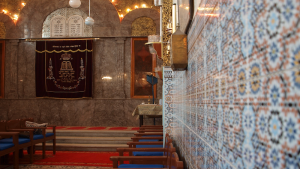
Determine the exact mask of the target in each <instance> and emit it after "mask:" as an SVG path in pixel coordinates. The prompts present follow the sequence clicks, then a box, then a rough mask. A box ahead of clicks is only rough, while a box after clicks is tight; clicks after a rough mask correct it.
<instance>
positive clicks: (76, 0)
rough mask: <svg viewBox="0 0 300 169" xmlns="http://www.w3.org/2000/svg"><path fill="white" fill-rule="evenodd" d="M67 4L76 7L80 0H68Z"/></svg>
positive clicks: (78, 5)
mask: <svg viewBox="0 0 300 169" xmlns="http://www.w3.org/2000/svg"><path fill="white" fill-rule="evenodd" d="M69 5H70V6H71V7H72V8H78V7H80V5H81V1H80V0H70V1H69Z"/></svg>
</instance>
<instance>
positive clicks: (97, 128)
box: [88, 127, 107, 130]
mask: <svg viewBox="0 0 300 169" xmlns="http://www.w3.org/2000/svg"><path fill="white" fill-rule="evenodd" d="M106 128H107V127H90V128H89V129H88V130H104V129H106Z"/></svg>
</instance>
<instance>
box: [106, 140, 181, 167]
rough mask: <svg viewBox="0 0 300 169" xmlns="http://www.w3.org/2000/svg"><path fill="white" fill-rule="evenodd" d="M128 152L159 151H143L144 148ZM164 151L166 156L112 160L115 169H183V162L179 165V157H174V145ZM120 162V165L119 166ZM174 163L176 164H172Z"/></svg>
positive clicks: (130, 157) (113, 157) (128, 157)
mask: <svg viewBox="0 0 300 169" xmlns="http://www.w3.org/2000/svg"><path fill="white" fill-rule="evenodd" d="M137 149H140V150H137ZM127 151H157V149H156V148H154V149H142V148H136V149H133V148H132V149H131V150H130V149H127ZM164 151H165V155H164V156H143V157H142V156H112V157H110V160H111V161H113V168H168V169H170V168H171V167H172V169H173V168H174V169H182V168H183V164H182V162H181V164H180V162H179V163H178V161H179V159H178V156H176V155H175V154H174V155H173V152H174V153H176V152H175V148H174V147H173V144H172V143H169V144H168V146H167V148H164ZM172 158H173V159H172ZM175 158H177V159H175ZM124 161H129V163H130V164H124ZM174 161H175V162H174ZM176 161H177V162H176ZM119 162H120V165H118V163H119ZM172 162H173V163H174V164H172ZM177 163H178V164H177ZM176 166H177V167H176ZM180 167H181V168H180Z"/></svg>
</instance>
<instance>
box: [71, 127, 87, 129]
mask: <svg viewBox="0 0 300 169" xmlns="http://www.w3.org/2000/svg"><path fill="white" fill-rule="evenodd" d="M85 128H86V127H69V128H68V130H81V129H85Z"/></svg>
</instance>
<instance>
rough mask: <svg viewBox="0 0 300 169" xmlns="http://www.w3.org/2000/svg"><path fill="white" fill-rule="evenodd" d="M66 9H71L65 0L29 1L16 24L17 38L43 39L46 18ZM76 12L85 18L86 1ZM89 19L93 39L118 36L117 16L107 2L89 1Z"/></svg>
mask: <svg viewBox="0 0 300 169" xmlns="http://www.w3.org/2000/svg"><path fill="white" fill-rule="evenodd" d="M66 8H67V9H73V8H71V7H70V5H69V1H67V0H66V1H61V0H51V1H41V0H30V1H29V2H28V3H27V4H26V6H25V7H24V8H23V9H22V10H21V12H20V16H19V20H18V22H17V29H18V32H17V33H18V38H41V37H44V36H43V29H44V28H43V26H44V22H45V21H46V18H47V17H48V16H50V15H51V14H54V13H55V11H57V10H60V9H66ZM77 10H79V11H81V12H83V13H84V14H85V15H84V16H87V15H86V14H88V13H89V3H88V1H87V0H85V1H82V3H81V6H80V7H79V8H77ZM71 13H72V12H71ZM63 16H65V15H63ZM91 17H92V18H93V19H94V20H95V24H94V25H93V26H92V32H93V35H92V36H93V37H102V36H116V35H119V34H120V33H119V32H120V31H119V30H120V19H119V15H118V12H117V10H116V8H115V7H114V5H113V4H112V3H111V2H110V1H109V0H97V1H91ZM83 19H85V18H83Z"/></svg>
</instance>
